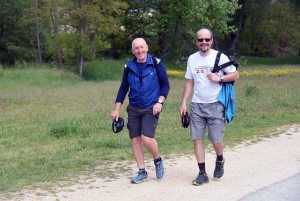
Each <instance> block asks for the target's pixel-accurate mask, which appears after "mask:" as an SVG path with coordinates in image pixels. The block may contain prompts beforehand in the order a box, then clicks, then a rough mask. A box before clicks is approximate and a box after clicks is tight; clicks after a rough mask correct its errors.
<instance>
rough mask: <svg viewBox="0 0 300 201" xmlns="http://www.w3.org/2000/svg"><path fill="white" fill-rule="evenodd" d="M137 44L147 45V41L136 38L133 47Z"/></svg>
mask: <svg viewBox="0 0 300 201" xmlns="http://www.w3.org/2000/svg"><path fill="white" fill-rule="evenodd" d="M137 44H138V45H144V46H147V43H146V41H145V40H144V39H143V38H136V39H134V40H133V41H132V43H131V48H132V49H134V47H135V46H137Z"/></svg>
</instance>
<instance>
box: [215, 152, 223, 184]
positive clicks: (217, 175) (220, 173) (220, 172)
mask: <svg viewBox="0 0 300 201" xmlns="http://www.w3.org/2000/svg"><path fill="white" fill-rule="evenodd" d="M224 163H225V158H224V157H223V160H222V161H216V168H215V171H214V178H218V179H220V178H221V177H222V176H223V174H224Z"/></svg>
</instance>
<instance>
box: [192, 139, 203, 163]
mask: <svg viewBox="0 0 300 201" xmlns="http://www.w3.org/2000/svg"><path fill="white" fill-rule="evenodd" d="M194 152H195V155H196V159H197V162H198V163H204V162H205V152H204V144H203V140H194Z"/></svg>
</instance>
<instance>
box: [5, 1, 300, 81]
mask: <svg viewBox="0 0 300 201" xmlns="http://www.w3.org/2000/svg"><path fill="white" fill-rule="evenodd" d="M0 4H1V10H0V62H1V64H2V66H3V67H14V65H15V62H16V61H25V62H37V63H49V64H51V65H54V66H59V67H60V69H61V70H63V69H65V68H69V69H70V70H72V71H77V72H78V73H79V74H80V75H82V74H83V64H84V62H86V61H88V62H91V61H95V60H99V59H103V58H113V59H119V58H124V57H129V56H131V51H130V46H131V41H132V39H134V38H136V37H143V38H145V39H146V40H147V42H148V44H149V45H150V52H151V53H152V54H155V55H156V56H159V57H162V58H166V59H169V60H178V59H180V58H182V57H187V56H188V55H189V54H191V53H193V52H194V51H196V50H197V49H196V46H195V44H194V43H195V42H194V37H195V36H194V34H195V32H196V31H197V30H198V29H200V28H202V27H207V28H210V29H212V30H213V32H214V35H215V41H214V48H216V49H219V50H222V51H224V52H226V53H228V54H230V55H232V56H235V55H238V56H241V55H243V56H260V57H286V56H295V55H299V50H300V37H299V36H300V35H299V34H300V33H299V30H300V24H299V23H298V21H299V20H300V5H299V3H298V1H295V0H275V1H274V0H260V1H254V0H227V1H224V0H213V1H207V0H143V1H141V0H122V1H120V0H105V1H104V0H72V1H69V0H10V1H8V0H0Z"/></svg>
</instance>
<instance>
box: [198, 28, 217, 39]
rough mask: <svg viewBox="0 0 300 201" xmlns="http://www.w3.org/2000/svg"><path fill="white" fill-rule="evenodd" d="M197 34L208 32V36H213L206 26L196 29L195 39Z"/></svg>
mask: <svg viewBox="0 0 300 201" xmlns="http://www.w3.org/2000/svg"><path fill="white" fill-rule="evenodd" d="M199 34H209V35H210V38H212V37H213V33H212V31H211V30H209V29H207V28H202V29H200V30H198V31H197V32H196V39H197V37H198V35H199Z"/></svg>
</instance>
